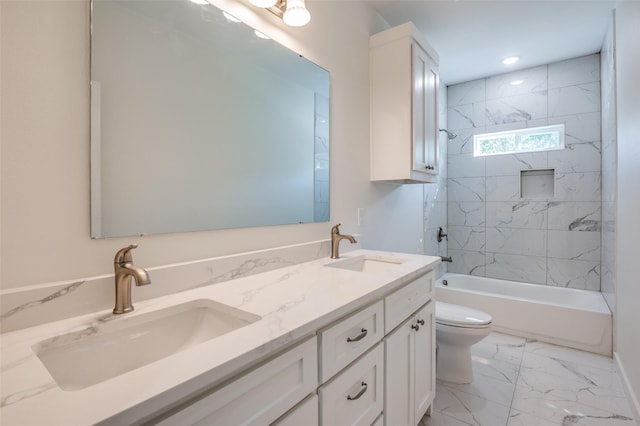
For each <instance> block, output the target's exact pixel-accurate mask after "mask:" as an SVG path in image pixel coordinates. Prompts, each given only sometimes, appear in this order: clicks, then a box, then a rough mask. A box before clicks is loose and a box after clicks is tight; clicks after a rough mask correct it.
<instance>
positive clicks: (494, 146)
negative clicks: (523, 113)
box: [473, 124, 564, 157]
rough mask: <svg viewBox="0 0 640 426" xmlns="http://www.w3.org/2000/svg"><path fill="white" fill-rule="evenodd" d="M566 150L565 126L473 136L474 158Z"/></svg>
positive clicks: (557, 125) (558, 125)
mask: <svg viewBox="0 0 640 426" xmlns="http://www.w3.org/2000/svg"><path fill="white" fill-rule="evenodd" d="M558 149H564V124H556V125H553V126H544V127H531V128H528V129H519V130H508V131H506V132H496V133H483V134H479V135H474V136H473V155H474V157H479V156H484V155H500V154H518V153H523V152H537V151H552V150H558Z"/></svg>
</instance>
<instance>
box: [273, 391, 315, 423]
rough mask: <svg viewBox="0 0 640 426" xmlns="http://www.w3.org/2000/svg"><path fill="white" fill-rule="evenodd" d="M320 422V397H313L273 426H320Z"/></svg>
mask: <svg viewBox="0 0 640 426" xmlns="http://www.w3.org/2000/svg"><path fill="white" fill-rule="evenodd" d="M318 420H319V419H318V395H311V396H310V397H309V398H307V399H306V400H304V401H303V402H301V403H300V404H298V406H296V407H295V408H294V409H293V410H291V411H290V412H288V413H287V414H285V415H284V416H283V417H281V418H280V419H279V420H278V421H276V422H275V423H272V424H271V426H301V425H304V426H318V424H319V423H318Z"/></svg>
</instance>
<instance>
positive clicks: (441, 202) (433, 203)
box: [423, 83, 448, 277]
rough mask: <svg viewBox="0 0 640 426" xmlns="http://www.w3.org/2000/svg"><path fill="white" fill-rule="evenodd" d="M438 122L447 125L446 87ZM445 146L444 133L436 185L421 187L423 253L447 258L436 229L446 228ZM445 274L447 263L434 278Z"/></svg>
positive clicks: (440, 134) (441, 140) (443, 134)
mask: <svg viewBox="0 0 640 426" xmlns="http://www.w3.org/2000/svg"><path fill="white" fill-rule="evenodd" d="M438 89H439V93H438V95H439V99H438V105H439V111H438V113H439V114H438V120H439V122H440V127H441V128H442V127H446V123H447V87H446V86H445V85H444V84H442V83H441V84H440V86H439V88H438ZM447 145H448V139H447V135H446V133H444V132H440V133H439V138H438V183H427V184H424V185H423V188H424V190H423V198H424V199H423V205H424V208H423V211H424V228H423V229H424V253H425V254H428V255H430V256H447V245H448V243H447V241H446V240H443V241H441V242H438V240H437V238H436V237H437V235H438V228H439V227H442V228H445V229H446V227H447ZM446 272H447V263H444V262H443V263H440V264H439V265H438V266H437V270H436V277H440V276H441V275H443V274H445V273H446Z"/></svg>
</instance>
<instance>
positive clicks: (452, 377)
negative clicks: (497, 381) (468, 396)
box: [436, 301, 491, 383]
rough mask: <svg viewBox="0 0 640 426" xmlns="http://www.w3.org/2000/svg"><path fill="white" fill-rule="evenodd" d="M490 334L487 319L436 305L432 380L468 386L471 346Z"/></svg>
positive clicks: (462, 309) (448, 305)
mask: <svg viewBox="0 0 640 426" xmlns="http://www.w3.org/2000/svg"><path fill="white" fill-rule="evenodd" d="M490 332H491V315H489V314H487V313H486V312H482V311H478V310H477V309H472V308H468V307H466V306H460V305H452V304H451V303H444V302H437V301H436V344H437V348H438V349H437V350H438V352H437V358H436V377H437V378H438V379H440V380H444V381H447V382H453V383H471V382H472V381H473V367H472V366H471V345H473V344H475V343H478V342H479V341H480V340H482V339H484V338H485V337H487V336H488V335H489V333H490Z"/></svg>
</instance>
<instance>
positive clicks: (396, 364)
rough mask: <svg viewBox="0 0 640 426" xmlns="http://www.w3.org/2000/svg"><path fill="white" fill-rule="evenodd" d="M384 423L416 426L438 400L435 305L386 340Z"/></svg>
mask: <svg viewBox="0 0 640 426" xmlns="http://www.w3.org/2000/svg"><path fill="white" fill-rule="evenodd" d="M384 348H385V399H384V423H385V425H388V426H415V425H416V424H418V422H419V421H420V419H421V418H422V417H423V416H424V415H425V414H426V413H427V412H428V411H429V412H430V408H431V405H432V403H433V399H434V397H435V353H434V350H433V349H434V348H435V302H429V303H428V304H427V305H425V306H424V307H422V308H421V309H420V310H419V311H418V312H416V313H415V314H414V315H413V316H411V317H410V318H409V319H407V320H406V321H405V322H404V323H402V325H400V327H398V328H397V329H396V330H395V331H393V332H392V333H391V334H389V335H388V336H387V337H385V339H384Z"/></svg>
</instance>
